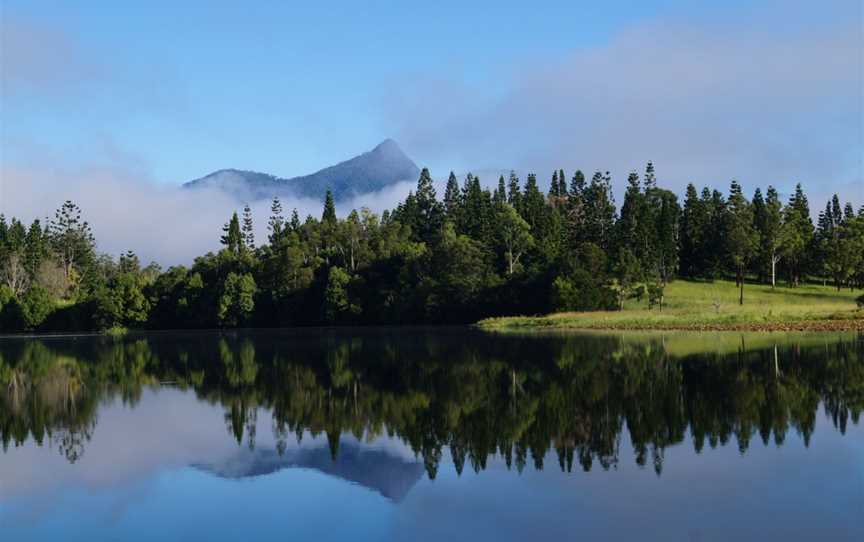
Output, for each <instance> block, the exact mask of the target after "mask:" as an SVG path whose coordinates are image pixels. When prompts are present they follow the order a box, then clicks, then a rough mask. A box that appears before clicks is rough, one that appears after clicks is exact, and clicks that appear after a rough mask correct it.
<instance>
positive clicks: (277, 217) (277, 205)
mask: <svg viewBox="0 0 864 542" xmlns="http://www.w3.org/2000/svg"><path fill="white" fill-rule="evenodd" d="M267 226H268V228H269V229H270V237H269V241H270V244H271V245H276V244H277V243H278V242H279V239H281V237H282V232H283V230H284V229H285V219H284V218H283V217H282V202H281V201H279V197H278V196H273V203H271V204H270V221H269V222H268V223H267Z"/></svg>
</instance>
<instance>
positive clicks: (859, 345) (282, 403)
mask: <svg viewBox="0 0 864 542" xmlns="http://www.w3.org/2000/svg"><path fill="white" fill-rule="evenodd" d="M706 344H707V346H710V347H711V348H712V349H713V351H711V352H700V349H703V348H705V346H706ZM164 386H171V387H173V388H176V389H178V390H179V391H180V392H182V393H186V394H188V393H194V394H195V396H196V398H197V400H198V401H200V402H204V403H207V404H211V405H217V406H218V407H219V408H221V409H222V410H223V411H224V423H225V428H226V433H225V437H224V438H225V439H229V438H230V439H233V440H235V441H236V447H235V453H234V455H233V456H232V457H229V458H225V459H223V460H220V461H221V462H218V463H213V462H211V463H206V462H205V463H201V464H199V465H198V467H199V468H201V469H203V470H206V471H207V472H210V473H213V474H216V475H219V476H224V477H242V476H254V475H260V474H265V473H269V472H274V471H276V470H279V469H281V468H285V467H288V466H305V467H307V468H314V469H317V470H320V471H322V472H326V473H329V474H332V475H334V476H339V477H341V478H344V479H347V480H351V481H355V482H358V483H361V484H363V485H365V486H367V487H370V488H373V489H375V490H376V491H378V492H379V493H380V494H382V495H384V496H387V497H389V498H392V499H394V500H399V499H401V498H402V497H403V496H404V495H405V493H406V492H407V491H408V489H410V487H411V485H412V484H413V483H415V482H416V480H417V478H418V477H419V475H420V473H422V472H423V471H424V470H425V473H426V476H427V477H428V478H429V479H435V478H436V476H437V474H438V471H439V466H440V464H441V462H442V458H445V457H446V458H447V459H448V460H452V462H453V465H454V467H455V470H456V472H457V473H458V474H460V475H461V474H462V473H463V470H464V469H465V468H466V467H467V468H470V469H472V470H473V471H476V472H480V471H483V470H484V469H486V468H487V464H488V462H489V461H490V458H493V457H501V458H503V461H504V463H505V464H506V467H507V468H508V469H514V470H516V471H518V472H520V473H521V472H522V471H523V470H524V469H525V468H526V467H529V466H530V468H533V469H537V470H542V469H544V467H545V468H549V467H550V465H547V464H546V463H547V462H549V461H550V458H555V459H557V464H556V465H555V466H554V468H557V469H560V470H561V471H564V472H572V471H573V470H583V471H586V472H587V471H591V470H592V469H594V468H597V467H599V468H602V469H605V470H609V469H615V468H617V467H618V464H619V458H620V457H622V453H621V447H622V445H626V446H630V447H632V456H633V458H634V459H635V462H636V464H638V465H640V466H644V467H645V468H651V469H653V470H654V471H655V472H656V473H657V475H662V473H663V469H664V460H665V456H666V454H665V452H666V450H667V449H668V448H669V447H671V446H673V445H676V444H680V443H684V442H690V443H691V445H692V449H693V450H694V451H695V452H696V453H700V452H701V451H702V450H703V449H704V448H705V446H706V445H707V446H709V447H712V448H715V447H718V446H725V445H727V444H734V445H735V446H737V448H738V450H739V451H740V453H741V454H746V453H747V451H748V449H749V447H750V446H751V444H752V443H753V441H754V439H758V440H760V441H761V442H762V443H764V444H765V445H769V444H771V443H773V444H774V445H776V446H782V445H783V443H784V441H785V440H786V438H787V435H788V434H789V433H790V431H794V432H795V433H797V434H799V435H800V436H801V438H802V440H803V442H804V444H805V445H809V444H810V441H811V438H812V435H813V432H814V428H815V423H816V416H817V413H818V411H819V409H820V406H821V408H824V411H825V412H826V413H827V414H828V416H829V417H830V420H831V422H832V425H833V427H834V428H836V431H838V432H839V433H841V434H845V432H846V429H847V426H848V424H849V422H850V421H851V422H852V423H854V424H857V423H858V421H859V418H860V414H861V410H862V408H864V342H862V338H861V337H855V336H849V335H830V336H828V335H812V336H808V335H800V336H796V335H792V336H789V337H782V336H781V337H776V336H760V337H746V336H736V337H732V338H731V339H730V338H729V336H722V337H719V336H718V338H717V342H714V341H709V342H708V343H706V340H705V336H699V337H693V336H686V335H685V336H682V335H671V336H661V335H637V336H633V335H578V336H574V335H566V336H565V335H560V336H554V335H552V336H512V335H503V336H493V335H486V334H482V333H480V332H466V331H457V330H452V331H441V330H438V331H426V330H407V331H406V330H364V331H351V332H349V331H308V332H302V331H298V332H284V333H254V334H229V335H220V334H215V333H214V334H206V333H205V334H200V333H199V334H189V335H178V334H171V335H152V336H146V337H127V338H123V339H108V338H78V339H50V340H49V339H46V340H27V341H23V340H22V341H6V342H4V343H2V344H0V405H2V408H0V439H2V445H3V450H4V452H6V451H8V450H9V449H10V448H14V447H17V446H22V445H24V444H25V443H27V442H29V441H32V442H33V443H35V444H37V445H38V446H51V447H53V448H56V449H57V450H58V451H59V453H60V454H62V455H63V457H65V458H66V460H68V461H69V462H70V463H75V462H76V461H79V460H80V459H81V457H82V456H83V455H84V454H86V453H87V445H88V442H89V441H90V440H91V438H92V436H93V435H94V432H97V431H99V414H100V408H101V407H102V406H103V405H107V404H109V403H111V402H112V401H119V402H120V404H122V405H124V406H126V407H128V408H131V409H134V408H135V406H136V405H137V403H138V402H139V401H140V400H141V397H142V394H143V393H145V390H148V389H151V388H154V389H155V388H159V387H164ZM265 412H266V414H267V415H266V419H267V420H269V421H270V427H269V432H270V433H271V434H270V435H268V438H267V440H268V443H269V442H270V441H272V446H269V444H268V447H267V448H266V449H259V448H256V444H257V442H258V441H259V438H260V436H259V434H258V432H259V431H260V430H262V424H261V423H260V421H261V420H259V415H261V414H262V413H265ZM171 421H172V420H171V419H170V417H168V418H167V419H165V420H164V423H166V424H168V423H171ZM264 430H265V431H266V430H267V428H264ZM310 437H311V438H313V439H316V438H319V437H325V438H326V441H327V444H328V448H329V453H327V450H323V455H322V450H320V449H319V450H308V449H307V450H304V449H302V448H301V447H300V446H301V445H302V443H303V439H304V438H310ZM622 437H626V438H622ZM386 439H396V440H399V441H401V442H404V443H405V445H407V447H408V448H409V449H410V451H412V452H413V453H414V454H415V455H416V458H417V459H416V460H413V461H412V460H411V458H410V457H409V458H404V457H393V456H391V455H388V454H387V453H386V452H385V451H382V450H374V449H370V447H369V443H374V442H376V441H378V440H386ZM625 443H626V444H625ZM628 452H629V450H628ZM376 454H377V455H376ZM626 457H630V453H628V454H626ZM421 464H422V467H421ZM385 473H386V476H385Z"/></svg>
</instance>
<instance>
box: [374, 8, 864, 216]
mask: <svg viewBox="0 0 864 542" xmlns="http://www.w3.org/2000/svg"><path fill="white" fill-rule="evenodd" d="M859 12H860V8H859ZM759 23H760V22H757V23H756V24H754V26H753V27H750V28H749V29H746V30H739V29H736V28H731V27H729V26H728V25H716V26H708V25H701V26H699V25H695V24H683V23H663V22H654V23H651V24H643V25H638V26H633V27H630V28H628V29H625V30H623V31H622V32H621V33H620V34H618V35H617V36H616V37H613V39H612V40H611V41H609V42H608V43H606V44H604V45H600V46H596V47H591V48H585V49H578V50H575V51H573V52H572V53H571V54H569V55H567V56H566V57H564V58H560V59H557V60H555V61H549V60H547V58H537V59H531V60H530V61H528V62H524V63H522V64H521V65H519V66H516V67H515V68H514V69H513V71H512V73H511V74H510V76H509V77H507V78H506V79H505V80H504V81H501V87H502V88H504V89H507V90H506V91H505V92H503V96H502V97H501V98H500V99H498V100H495V101H493V102H490V100H489V99H488V96H487V95H486V94H487V93H480V92H477V89H476V86H469V85H468V84H466V83H465V82H464V81H461V80H441V79H436V80H430V79H426V78H419V79H417V80H415V82H414V83H413V84H409V85H407V86H405V87H403V88H402V89H401V90H399V91H394V92H395V95H394V96H391V97H388V100H387V105H386V106H385V107H384V116H385V118H386V119H387V120H386V123H387V124H388V125H389V126H391V127H392V128H393V130H394V134H395V137H396V138H397V139H398V140H399V141H400V142H401V143H402V144H403V145H404V146H405V147H406V148H407V149H409V150H410V151H411V152H412V153H414V154H416V155H418V156H423V157H424V158H425V159H428V160H431V161H432V162H435V163H458V164H469V165H470V164H474V165H476V164H496V165H497V166H498V167H515V168H518V169H527V170H531V169H533V170H536V171H537V172H538V173H540V174H541V177H542V178H544V179H545V178H546V177H547V172H548V173H550V174H551V171H552V169H553V168H559V167H564V168H566V169H567V171H568V172H569V171H572V170H573V169H575V168H577V167H578V168H581V169H583V170H585V171H593V170H598V169H599V170H610V171H611V172H612V173H613V175H614V178H615V182H616V184H619V185H621V184H623V179H624V178H626V175H627V173H628V172H629V171H630V170H631V169H638V170H642V169H643V167H644V164H645V163H646V162H647V161H648V160H653V161H654V162H655V164H657V167H658V174H659V179H660V181H661V183H663V184H664V185H665V186H668V187H670V188H672V189H675V190H679V191H680V190H681V189H683V187H684V186H685V185H686V183H687V182H690V181H693V182H695V183H698V184H710V185H712V186H717V187H722V188H725V187H727V186H728V183H729V181H730V180H731V179H732V178H737V179H739V180H740V181H742V183H743V184H744V185H745V187H748V188H750V189H752V188H754V187H755V186H757V185H761V186H765V185H767V184H774V185H775V186H778V187H779V188H780V189H781V190H784V191H788V190H789V189H790V188H791V187H793V186H794V183H795V182H798V181H800V182H802V183H804V185H805V187H807V188H809V189H813V190H816V189H821V188H822V187H825V185H826V183H830V184H831V186H829V187H827V188H826V190H827V191H830V189H831V188H835V189H840V188H842V189H843V190H844V191H845V192H847V193H843V194H841V195H843V196H844V197H845V198H846V199H851V200H855V201H857V202H858V203H861V202H862V201H864V192H862V191H864V173H862V170H864V167H862V157H864V134H862V132H864V106H862V100H864V98H862V97H864V82H862V81H864V76H862V69H864V68H862V66H864V61H862V50H864V37H862V27H861V26H860V25H856V23H855V21H852V20H847V22H846V23H845V25H844V26H842V27H838V26H836V25H833V26H831V27H830V28H828V27H825V28H821V29H816V30H812V31H800V32H791V31H790V32H787V33H781V32H782V31H781V32H778V31H776V30H775V29H772V28H771V27H770V26H769V25H770V24H771V21H770V20H769V19H766V20H764V21H761V23H764V26H761V27H760V26H757V25H758V24H759ZM820 197H821V195H820V196H817V198H814V199H819V198H820Z"/></svg>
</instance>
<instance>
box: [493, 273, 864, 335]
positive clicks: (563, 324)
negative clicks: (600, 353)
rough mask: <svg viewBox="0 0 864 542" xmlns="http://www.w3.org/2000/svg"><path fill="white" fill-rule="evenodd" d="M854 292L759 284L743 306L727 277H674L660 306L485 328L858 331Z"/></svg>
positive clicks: (747, 291) (862, 325) (860, 317)
mask: <svg viewBox="0 0 864 542" xmlns="http://www.w3.org/2000/svg"><path fill="white" fill-rule="evenodd" d="M859 295H861V293H860V291H859V292H850V291H849V290H842V291H840V292H838V291H837V290H836V289H834V288H833V287H831V286H819V285H814V284H807V285H804V286H799V287H797V288H788V287H785V286H782V287H781V286H778V287H777V288H773V289H772V288H771V286H767V285H762V284H747V285H746V286H745V287H744V305H743V306H742V305H738V289H737V288H736V286H735V283H734V282H731V281H714V282H702V281H685V280H677V281H675V282H673V283H671V284H669V285H668V286H667V287H666V296H665V300H664V306H663V310H662V311H660V310H659V309H658V308H657V307H655V308H653V309H651V310H648V308H647V302H646V301H644V300H643V301H641V302H640V301H638V300H635V299H632V300H628V301H627V303H625V305H624V310H621V311H597V312H562V313H555V314H549V315H546V316H511V317H503V318H488V319H486V320H482V321H480V322H479V323H478V326H479V327H481V328H483V329H488V330H518V329H526V330H527V329H658V330H664V329H668V330H720V331H722V330H742V331H748V330H751V331H797V330H801V331H820V330H864V311H861V310H859V309H858V308H857V305H856V303H855V298H856V297H857V296H859Z"/></svg>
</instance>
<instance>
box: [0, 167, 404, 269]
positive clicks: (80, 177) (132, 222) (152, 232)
mask: <svg viewBox="0 0 864 542" xmlns="http://www.w3.org/2000/svg"><path fill="white" fill-rule="evenodd" d="M134 165H135V161H134V159H133V158H131V157H125V156H124V157H121V158H118V159H117V160H113V161H111V160H106V161H100V162H96V163H91V164H89V165H85V166H81V167H74V166H72V165H68V164H67V165H58V163H57V162H51V161H50V160H49V161H48V163H46V164H44V165H38V164H33V163H31V164H28V165H27V166H26V167H20V168H17V167H7V166H5V165H2V166H0V213H3V214H5V215H6V216H7V217H11V216H15V217H18V218H19V219H22V220H25V221H27V222H30V221H32V220H33V219H35V218H39V219H43V220H44V219H45V218H51V217H53V214H54V210H55V209H57V208H58V207H59V206H60V205H61V204H62V203H63V201H65V200H67V199H70V200H72V201H74V202H75V203H77V204H78V205H79V207H81V210H82V215H83V218H84V219H85V220H87V221H88V222H89V223H90V225H91V226H92V228H93V233H94V235H95V237H96V241H97V244H98V246H97V248H98V250H99V251H100V252H105V253H108V254H112V255H114V256H115V257H116V256H117V255H119V254H121V253H123V252H125V251H126V250H133V251H135V252H136V254H138V256H139V257H140V258H141V260H142V261H144V262H149V261H151V260H152V261H156V262H158V263H160V264H161V265H163V266H168V265H176V264H190V263H191V262H192V260H193V259H194V257H196V256H199V255H202V254H204V253H206V252H208V251H211V250H213V251H215V250H218V249H219V248H220V245H219V237H220V236H221V235H222V230H221V228H222V225H223V224H224V223H225V222H227V221H228V219H230V218H231V213H233V212H235V211H236V212H238V214H239V213H240V212H241V211H242V208H243V203H240V202H238V201H237V200H236V199H234V198H233V197H231V196H229V195H227V194H225V193H223V192H221V191H219V190H201V189H198V190H186V189H182V188H179V187H177V186H166V185H164V184H158V183H156V182H154V181H153V180H152V179H151V178H149V177H148V176H147V174H146V172H143V171H140V170H139V169H138V168H136V167H134ZM413 187H414V183H411V182H405V183H399V184H395V185H392V186H390V187H388V188H386V189H384V190H382V191H380V192H373V193H368V194H363V195H360V196H355V197H353V198H350V199H348V200H346V201H342V202H339V203H338V204H337V212H338V214H339V215H340V216H344V215H346V214H347V213H348V212H350V210H351V209H359V208H361V207H368V208H369V209H371V210H372V211H374V212H377V213H380V212H382V211H383V210H384V209H392V208H393V207H395V206H396V205H397V204H398V202H399V201H401V200H403V199H404V198H405V196H406V195H407V194H408V192H409V190H411V189H412V188H413ZM281 201H282V208H283V214H284V215H285V217H286V218H290V216H291V211H292V209H295V208H296V209H297V212H298V213H299V214H300V218H301V220H303V219H305V217H306V216H307V215H312V216H315V217H320V215H321V212H322V209H323V202H320V201H317V200H313V199H305V198H282V200H281ZM250 207H251V209H252V213H253V218H254V224H255V235H256V239H257V240H258V241H259V242H264V241H266V238H267V220H268V219H269V217H270V201H257V202H252V203H251V204H250Z"/></svg>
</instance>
